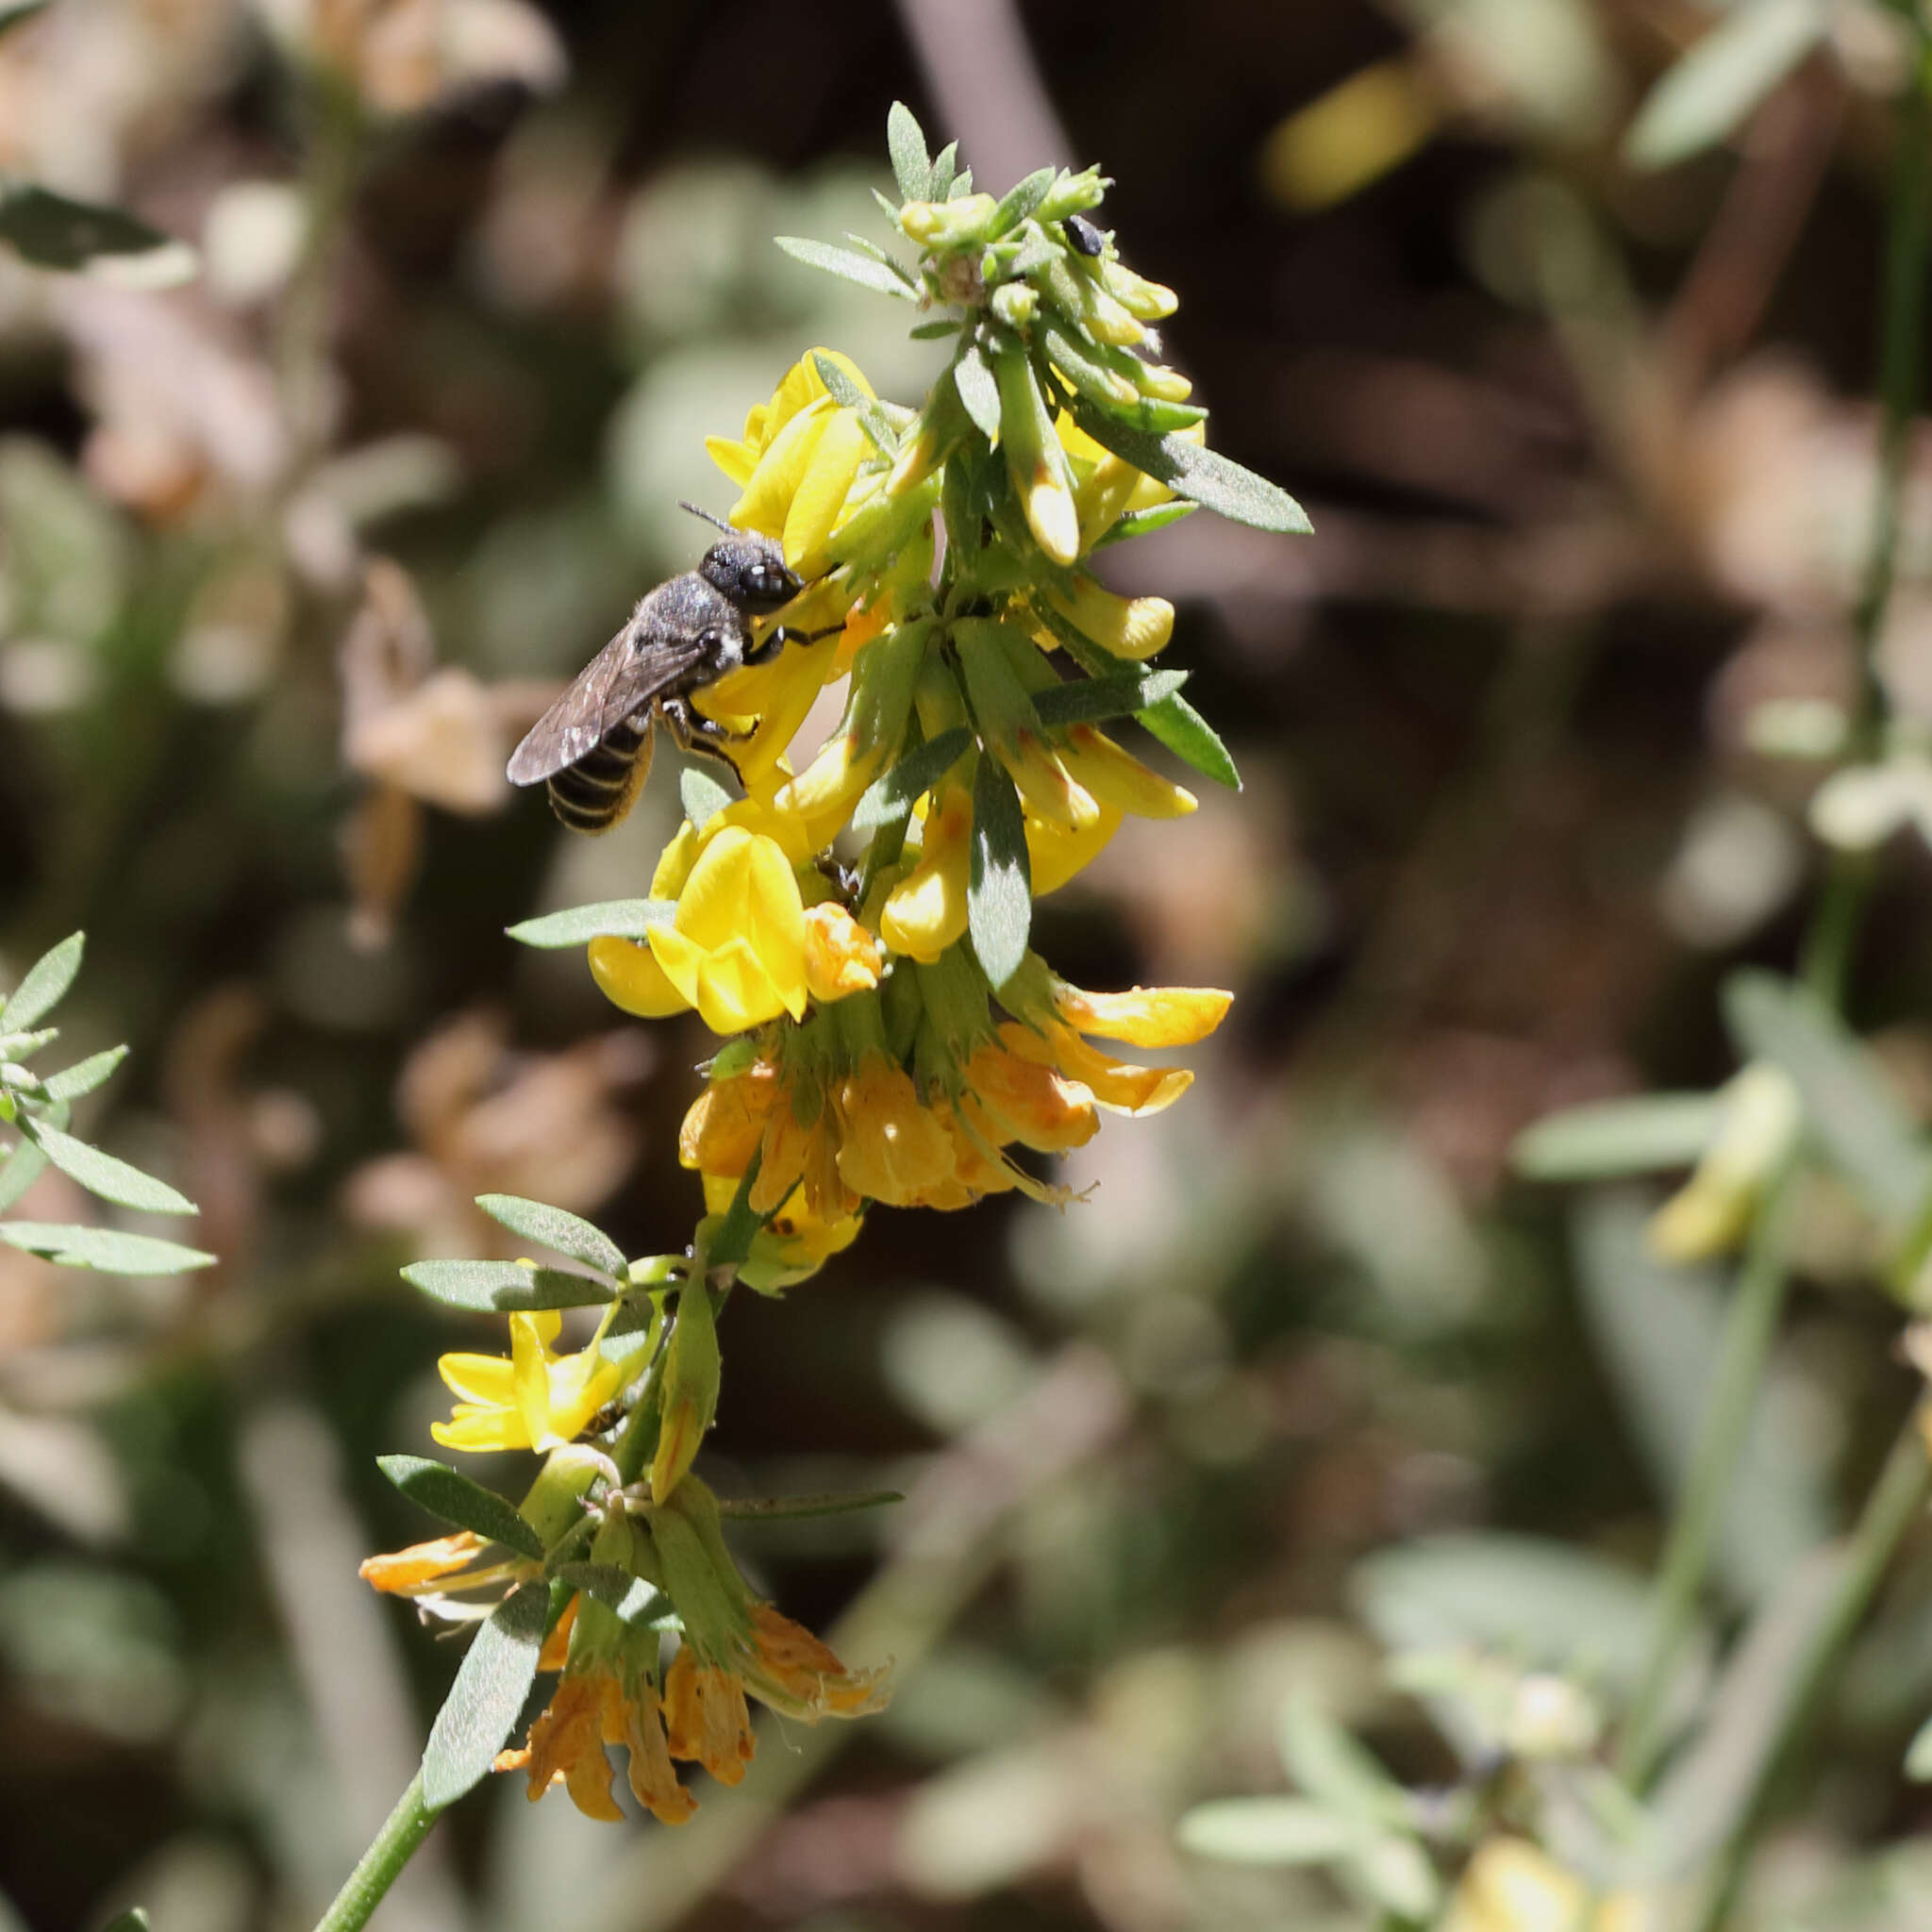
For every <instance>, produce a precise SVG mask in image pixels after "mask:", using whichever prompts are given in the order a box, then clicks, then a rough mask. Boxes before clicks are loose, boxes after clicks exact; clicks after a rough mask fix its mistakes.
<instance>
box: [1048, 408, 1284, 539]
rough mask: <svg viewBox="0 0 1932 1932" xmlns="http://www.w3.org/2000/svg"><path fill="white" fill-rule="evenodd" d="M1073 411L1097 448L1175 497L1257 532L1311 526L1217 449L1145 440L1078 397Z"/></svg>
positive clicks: (1173, 439)
mask: <svg viewBox="0 0 1932 1932" xmlns="http://www.w3.org/2000/svg"><path fill="white" fill-rule="evenodd" d="M1073 413H1074V422H1076V423H1077V424H1078V425H1080V427H1081V428H1082V429H1084V430H1085V431H1086V432H1087V434H1088V435H1089V436H1091V438H1092V439H1093V440H1094V441H1095V442H1097V443H1099V444H1100V446H1101V447H1102V448H1103V449H1110V450H1111V451H1112V452H1113V453H1114V455H1115V456H1117V457H1120V458H1123V459H1124V460H1125V461H1127V462H1130V463H1132V464H1133V466H1134V467H1135V468H1136V469H1137V470H1140V471H1142V472H1144V473H1145V474H1146V475H1149V476H1152V477H1154V478H1155V480H1156V481H1157V482H1160V483H1165V484H1166V485H1167V487H1168V488H1169V489H1170V490H1172V491H1174V494H1175V495H1176V496H1185V497H1188V498H1189V499H1190V500H1191V501H1192V502H1194V503H1198V504H1200V505H1201V506H1202V507H1203V508H1206V509H1211V510H1214V511H1215V512H1217V513H1218V514H1219V515H1221V516H1224V517H1231V518H1232V519H1233V520H1234V521H1235V522H1236V523H1238V524H1247V525H1252V526H1253V527H1254V528H1255V529H1257V530H1274V531H1277V532H1279V533H1281V534H1283V535H1289V536H1307V534H1308V533H1309V532H1310V531H1311V530H1312V529H1313V528H1314V525H1312V524H1310V523H1309V522H1308V518H1307V511H1305V510H1304V509H1303V508H1302V507H1301V505H1300V504H1298V503H1297V502H1296V501H1295V500H1294V498H1293V497H1291V495H1289V493H1288V491H1285V490H1282V489H1279V488H1277V487H1276V486H1275V485H1274V484H1273V483H1271V482H1269V481H1268V479H1267V478H1266V477H1265V476H1257V475H1255V473H1254V472H1253V471H1252V470H1244V469H1242V467H1241V464H1239V463H1237V462H1234V461H1232V460H1231V459H1230V458H1227V457H1224V456H1223V455H1222V454H1221V453H1220V451H1218V450H1211V449H1203V448H1202V447H1201V446H1200V445H1199V444H1198V443H1192V442H1187V441H1183V440H1182V438H1181V436H1180V435H1179V434H1178V432H1176V433H1174V434H1173V435H1169V436H1150V435H1147V434H1146V433H1144V432H1143V431H1141V430H1139V429H1132V428H1129V427H1128V425H1126V424H1124V423H1123V422H1121V421H1120V420H1119V418H1118V417H1115V416H1110V415H1108V412H1107V411H1106V410H1105V409H1103V408H1100V407H1099V406H1098V405H1097V404H1094V403H1090V402H1089V401H1088V400H1087V398H1086V397H1085V396H1082V395H1075V396H1074V399H1073Z"/></svg>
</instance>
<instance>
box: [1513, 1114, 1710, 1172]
mask: <svg viewBox="0 0 1932 1932" xmlns="http://www.w3.org/2000/svg"><path fill="white" fill-rule="evenodd" d="M1717 1121H1718V1098H1717V1095H1716V1094H1714V1093H1640V1094H1632V1095H1630V1096H1628V1097H1627V1098H1622V1099H1617V1100H1592V1101H1591V1102H1589V1103H1588V1104H1587V1105H1585V1106H1583V1107H1569V1108H1564V1109H1563V1111H1562V1112H1561V1113H1553V1114H1550V1115H1548V1116H1547V1117H1545V1118H1544V1119H1542V1120H1540V1121H1537V1122H1535V1123H1534V1124H1532V1125H1530V1126H1527V1127H1525V1128H1524V1130H1523V1132H1522V1133H1520V1134H1519V1135H1517V1137H1516V1141H1515V1143H1514V1144H1513V1145H1512V1146H1511V1147H1510V1149H1509V1164H1510V1166H1511V1167H1513V1168H1514V1169H1515V1170H1516V1172H1517V1173H1518V1174H1521V1175H1523V1177H1524V1179H1525V1180H1532V1181H1591V1180H1607V1179H1609V1178H1611V1177H1612V1176H1615V1175H1618V1174H1648V1173H1650V1172H1652V1171H1654V1170H1655V1169H1657V1168H1660V1167H1687V1166H1689V1165H1690V1164H1691V1162H1692V1161H1694V1160H1695V1159H1696V1158H1697V1157H1698V1156H1699V1155H1700V1154H1702V1153H1703V1152H1704V1149H1705V1145H1706V1143H1707V1141H1709V1139H1710V1137H1711V1134H1712V1133H1713V1132H1714V1131H1715V1129H1716V1126H1717Z"/></svg>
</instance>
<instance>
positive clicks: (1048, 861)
mask: <svg viewBox="0 0 1932 1932" xmlns="http://www.w3.org/2000/svg"><path fill="white" fill-rule="evenodd" d="M1120 825H1121V814H1120V808H1118V807H1117V806H1111V805H1103V806H1102V807H1101V808H1100V816H1099V818H1098V819H1096V820H1095V821H1094V823H1093V824H1091V825H1088V826H1086V827H1085V828H1084V829H1082V830H1080V831H1077V832H1074V831H1069V830H1068V829H1067V828H1066V827H1065V826H1063V825H1055V824H1047V823H1046V822H1045V821H1044V820H1043V819H1037V818H1035V817H1033V816H1032V814H1031V813H1028V815H1027V817H1026V820H1025V826H1026V858H1027V861H1028V866H1029V870H1030V871H1031V873H1032V874H1033V896H1034V897H1035V898H1036V899H1043V898H1045V897H1046V895H1047V894H1048V893H1049V892H1057V891H1059V889H1060V888H1061V887H1062V886H1063V885H1065V884H1066V882H1067V881H1068V880H1069V879H1070V878H1072V877H1073V876H1074V874H1075V873H1077V872H1078V871H1079V870H1080V869H1081V868H1082V867H1083V866H1085V865H1088V864H1090V863H1091V861H1092V860H1093V859H1095V858H1098V857H1099V856H1100V854H1101V852H1102V851H1103V849H1104V848H1105V847H1106V845H1107V841H1108V840H1109V839H1111V838H1112V837H1113V835H1114V834H1115V833H1116V832H1117V831H1119V830H1120ZM962 890H963V889H962ZM960 920H961V924H962V927H963V924H964V920H965V914H964V911H963V910H962V911H961V913H960Z"/></svg>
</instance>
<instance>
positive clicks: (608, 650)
mask: <svg viewBox="0 0 1932 1932" xmlns="http://www.w3.org/2000/svg"><path fill="white" fill-rule="evenodd" d="M679 508H683V509H688V510H690V511H691V514H692V515H693V516H697V517H704V518H705V521H706V522H707V523H710V524H717V525H718V527H719V528H720V529H721V530H723V531H724V541H723V542H722V543H714V544H712V546H711V547H710V549H709V550H708V551H707V552H706V553H705V559H704V561H703V562H702V563H701V564H699V565H698V567H697V569H696V570H691V571H686V572H685V573H684V575H682V576H675V577H673V578H672V579H671V580H670V581H669V582H668V583H662V584H659V585H658V588H657V589H656V590H654V591H646V592H645V593H644V595H643V596H642V597H641V598H640V599H639V600H638V608H636V609H635V610H633V611H632V612H631V614H630V622H629V623H628V624H626V625H625V626H624V628H623V629H622V630H621V631H619V632H618V633H617V635H616V636H615V637H614V638H612V639H611V640H610V641H609V642H608V644H606V645H605V646H604V648H603V649H602V650H601V651H599V652H598V653H597V655H596V656H595V657H594V658H591V661H590V663H589V664H588V665H587V666H586V667H585V669H584V670H583V671H582V672H581V673H580V674H579V675H578V676H577V679H576V681H575V683H574V684H573V685H572V686H571V688H570V689H569V690H568V691H565V692H564V694H563V695H562V696H561V697H560V698H558V701H557V702H556V703H555V704H554V705H552V706H551V708H549V709H548V710H547V711H545V712H544V713H543V715H542V716H541V718H539V719H538V720H537V722H536V724H533V725H532V726H531V727H530V730H529V733H528V735H527V736H526V737H525V740H524V741H523V742H522V743H521V744H520V745H518V746H517V748H516V750H515V751H514V752H513V753H511V755H510V760H509V781H510V783H511V784H512V785H537V784H541V785H544V786H546V787H547V788H548V789H549V792H550V808H551V810H552V811H554V812H555V813H556V814H557V816H558V818H559V819H561V820H562V821H563V823H564V824H566V825H568V826H569V827H570V828H571V829H572V830H573V831H575V832H608V830H609V829H610V828H611V826H612V825H614V824H617V822H618V821H619V820H620V819H621V818H623V817H624V815H625V812H627V811H628V810H629V809H630V808H631V806H632V804H633V803H634V802H635V801H636V798H637V795H638V793H639V791H641V789H642V787H643V783H644V779H645V777H646V775H647V774H649V772H650V769H651V749H652V739H653V736H654V734H655V731H656V727H657V724H658V721H659V720H660V719H661V720H662V722H663V724H664V726H665V728H666V729H667V730H668V731H669V732H670V733H671V735H672V737H673V738H675V740H676V741H677V742H678V744H679V745H680V746H681V747H682V748H683V749H684V750H686V751H695V752H703V753H705V754H707V755H708V756H709V757H712V758H723V759H724V761H725V762H726V763H727V764H728V763H730V761H731V754H730V751H729V749H728V747H729V746H730V745H731V744H732V743H734V742H736V741H737V740H738V736H739V735H738V734H736V733H733V732H731V731H728V730H727V729H725V727H724V726H723V725H721V724H713V723H712V722H711V721H710V720H709V719H708V718H705V717H702V716H701V715H700V714H699V713H698V712H697V711H696V710H694V709H693V708H692V707H691V696H692V693H693V692H695V691H701V690H703V689H704V687H705V686H706V685H708V684H711V683H714V682H715V681H716V680H717V679H719V678H721V677H723V676H724V675H725V673H726V672H730V671H736V670H737V669H738V667H739V666H740V665H741V664H755V663H758V662H760V661H761V660H762V659H763V658H765V657H766V656H767V655H769V654H770V653H771V652H773V651H774V650H778V649H781V648H783V646H784V645H785V644H786V643H787V642H789V641H793V640H795V639H798V638H800V637H801V635H802V634H801V633H799V632H796V631H790V630H786V629H783V628H780V629H778V630H776V631H774V633H773V634H772V635H771V636H770V637H769V638H767V639H766V640H765V641H763V642H762V643H760V644H758V645H756V646H754V644H753V642H752V624H753V620H754V619H757V618H760V617H770V616H772V615H773V614H774V612H776V611H778V610H780V609H782V608H784V607H785V606H786V605H787V604H789V603H790V602H791V600H792V598H794V597H795V596H797V594H798V593H799V591H802V590H803V589H804V588H805V585H804V581H803V580H802V579H801V578H800V577H799V576H798V575H797V574H796V573H795V572H793V571H792V570H791V569H790V568H788V567H787V565H786V562H785V553H784V552H783V550H781V549H780V548H779V546H778V545H777V544H776V543H774V541H772V540H771V538H769V537H760V536H758V535H755V534H754V533H752V532H750V531H746V530H739V529H734V528H733V527H732V526H731V525H729V524H724V523H720V522H719V520H718V519H717V518H716V517H713V516H708V515H707V514H706V512H705V511H703V510H701V509H699V508H697V507H696V506H695V505H694V504H689V503H686V504H681V505H680V506H679Z"/></svg>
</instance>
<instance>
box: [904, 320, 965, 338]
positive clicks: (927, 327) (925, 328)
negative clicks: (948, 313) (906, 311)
mask: <svg viewBox="0 0 1932 1932" xmlns="http://www.w3.org/2000/svg"><path fill="white" fill-rule="evenodd" d="M909 333H910V335H911V337H912V340H913V341H915V342H936V341H939V339H940V338H941V336H956V335H958V333H959V325H958V323H957V322H922V323H921V324H919V325H918V326H917V327H916V328H914V329H912V330H910V331H909Z"/></svg>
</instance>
